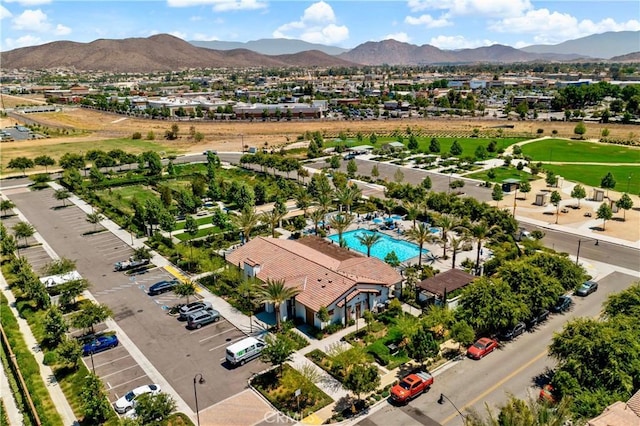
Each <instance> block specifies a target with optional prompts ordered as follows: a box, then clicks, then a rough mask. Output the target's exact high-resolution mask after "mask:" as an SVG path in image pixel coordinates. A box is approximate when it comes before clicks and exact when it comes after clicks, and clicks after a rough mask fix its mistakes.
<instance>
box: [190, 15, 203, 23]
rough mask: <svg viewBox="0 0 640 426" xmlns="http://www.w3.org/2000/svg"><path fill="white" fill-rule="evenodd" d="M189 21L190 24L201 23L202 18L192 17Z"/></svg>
mask: <svg viewBox="0 0 640 426" xmlns="http://www.w3.org/2000/svg"><path fill="white" fill-rule="evenodd" d="M189 20H190V21H191V22H198V21H202V16H192V17H191V18H189Z"/></svg>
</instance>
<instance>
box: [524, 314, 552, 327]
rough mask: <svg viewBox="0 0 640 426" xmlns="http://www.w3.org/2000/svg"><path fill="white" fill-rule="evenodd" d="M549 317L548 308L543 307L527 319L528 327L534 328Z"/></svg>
mask: <svg viewBox="0 0 640 426" xmlns="http://www.w3.org/2000/svg"><path fill="white" fill-rule="evenodd" d="M547 318H549V311H548V310H546V309H543V310H541V311H538V312H536V313H535V314H534V315H533V316H532V317H531V318H529V319H528V320H527V322H526V324H527V328H528V329H531V328H534V327H535V326H536V325H538V324H540V323H541V322H545V321H546V320H547Z"/></svg>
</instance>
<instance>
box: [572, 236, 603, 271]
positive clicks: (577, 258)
mask: <svg viewBox="0 0 640 426" xmlns="http://www.w3.org/2000/svg"><path fill="white" fill-rule="evenodd" d="M583 241H584V242H588V241H595V242H596V243H595V245H596V246H597V245H600V243H599V241H598V240H596V239H595V238H586V239H584V240H578V251H576V265H577V264H578V261H579V260H580V245H581V244H582V242H583Z"/></svg>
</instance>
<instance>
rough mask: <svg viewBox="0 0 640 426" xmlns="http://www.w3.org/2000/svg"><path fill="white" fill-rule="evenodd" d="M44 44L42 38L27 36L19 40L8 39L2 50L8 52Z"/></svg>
mask: <svg viewBox="0 0 640 426" xmlns="http://www.w3.org/2000/svg"><path fill="white" fill-rule="evenodd" d="M43 43H45V42H44V41H43V40H42V39H41V38H40V37H36V36H32V35H25V36H22V37H18V38H17V39H13V38H7V39H5V40H4V45H3V46H2V50H3V51H6V50H11V49H17V48H19V47H26V46H36V45H39V44H43Z"/></svg>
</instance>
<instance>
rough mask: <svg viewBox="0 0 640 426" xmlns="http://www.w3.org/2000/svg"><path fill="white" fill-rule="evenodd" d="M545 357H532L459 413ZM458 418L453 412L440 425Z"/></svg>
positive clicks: (545, 352) (545, 353)
mask: <svg viewBox="0 0 640 426" xmlns="http://www.w3.org/2000/svg"><path fill="white" fill-rule="evenodd" d="M545 355H547V351H546V350H545V351H544V352H541V353H539V354H538V355H536V356H535V357H533V358H532V359H531V360H529V362H527V363H526V364H524V365H521V366H520V368H518V369H517V370H515V371H513V372H512V373H511V374H509V375H508V376H506V377H505V378H504V379H502V380H500V381H499V382H498V383H496V384H495V385H493V386H491V387H490V388H489V389H487V390H486V391H484V392H482V393H481V394H480V395H478V396H477V397H475V398H474V399H473V400H471V401H470V402H468V403H467V404H465V405H463V406H462V407H460V411H464V410H466V409H467V408H469V407H471V406H472V405H475V403H476V402H478V401H480V400H481V399H483V398H484V397H486V396H487V395H489V394H490V393H491V392H493V391H495V390H496V389H498V388H499V387H500V386H502V385H504V384H505V383H506V382H508V381H509V380H511V379H512V378H513V377H514V376H517V375H518V374H520V373H521V372H522V370H524V369H525V368H527V367H529V366H530V365H531V364H533V363H534V362H536V361H538V360H539V359H540V358H542V357H543V356H545ZM457 416H458V413H457V412H455V413H453V414H451V415H450V416H449V417H447V418H446V419H444V420H443V421H442V422H441V424H443V425H444V424H447V423H449V422H450V421H451V420H453V419H454V418H455V417H457Z"/></svg>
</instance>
